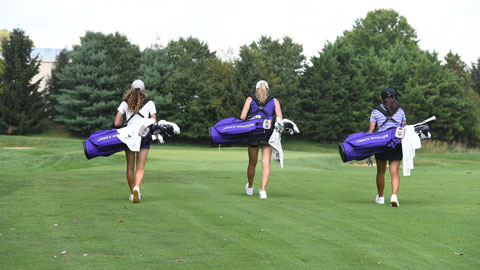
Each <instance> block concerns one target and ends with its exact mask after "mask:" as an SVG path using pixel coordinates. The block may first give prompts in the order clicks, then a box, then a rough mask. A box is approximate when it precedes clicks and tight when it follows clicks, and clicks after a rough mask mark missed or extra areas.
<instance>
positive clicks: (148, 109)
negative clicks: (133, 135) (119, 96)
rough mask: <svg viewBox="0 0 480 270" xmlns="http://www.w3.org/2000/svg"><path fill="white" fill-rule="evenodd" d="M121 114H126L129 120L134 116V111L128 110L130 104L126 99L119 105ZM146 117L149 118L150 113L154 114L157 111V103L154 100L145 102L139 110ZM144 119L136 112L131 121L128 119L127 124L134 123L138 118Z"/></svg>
mask: <svg viewBox="0 0 480 270" xmlns="http://www.w3.org/2000/svg"><path fill="white" fill-rule="evenodd" d="M117 110H118V111H119V112H120V113H121V114H126V117H127V120H128V119H129V118H130V116H132V114H133V112H130V111H128V104H127V102H125V101H122V103H120V106H118V109H117ZM139 113H141V114H142V115H143V116H144V117H145V118H148V115H149V114H150V115H152V114H154V113H157V109H156V108H155V104H154V103H153V101H151V100H150V101H148V102H147V104H145V105H144V106H143V107H142V108H141V109H140V111H139ZM140 119H142V117H141V116H140V115H139V114H138V113H136V114H135V115H134V116H133V117H132V119H130V121H128V123H127V126H130V125H133V124H134V123H135V122H137V121H138V120H140Z"/></svg>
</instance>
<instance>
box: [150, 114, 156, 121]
mask: <svg viewBox="0 0 480 270" xmlns="http://www.w3.org/2000/svg"><path fill="white" fill-rule="evenodd" d="M150 117H151V118H153V119H154V120H155V122H157V114H156V113H152V114H151V115H150Z"/></svg>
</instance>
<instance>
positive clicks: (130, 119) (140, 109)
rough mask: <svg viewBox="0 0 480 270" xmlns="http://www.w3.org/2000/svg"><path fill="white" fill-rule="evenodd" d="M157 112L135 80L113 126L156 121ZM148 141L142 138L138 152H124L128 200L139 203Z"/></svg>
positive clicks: (138, 81) (140, 82)
mask: <svg viewBox="0 0 480 270" xmlns="http://www.w3.org/2000/svg"><path fill="white" fill-rule="evenodd" d="M156 114H157V110H156V109H155V104H154V103H153V101H151V100H149V99H147V95H146V94H145V85H144V83H143V82H142V81H141V80H135V81H134V82H133V83H132V88H131V89H130V90H129V91H128V92H127V93H126V94H125V97H124V100H123V101H122V103H121V104H120V106H119V107H118V112H117V115H116V116H115V121H114V126H115V127H123V126H129V125H133V124H135V122H136V121H138V120H140V119H142V118H153V119H155V120H156V119H157V116H156ZM149 149H150V140H148V138H142V143H141V145H140V151H139V152H133V151H130V150H129V149H128V148H127V149H126V150H125V156H126V157H127V182H128V186H129V188H130V197H129V200H130V201H133V202H134V203H139V202H140V200H141V195H140V185H141V184H142V180H143V175H144V169H145V163H146V161H147V155H148V150H149ZM135 159H136V161H135Z"/></svg>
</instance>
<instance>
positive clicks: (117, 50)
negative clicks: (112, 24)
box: [100, 32, 141, 98]
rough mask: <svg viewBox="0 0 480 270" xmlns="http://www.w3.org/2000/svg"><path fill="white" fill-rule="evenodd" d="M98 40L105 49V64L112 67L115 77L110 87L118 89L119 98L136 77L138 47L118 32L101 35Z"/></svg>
mask: <svg viewBox="0 0 480 270" xmlns="http://www.w3.org/2000/svg"><path fill="white" fill-rule="evenodd" d="M100 42H101V44H102V48H104V49H105V51H106V55H107V59H106V64H107V66H109V67H110V68H112V69H113V72H114V74H116V77H117V78H116V80H115V82H114V83H113V88H112V89H118V90H119V92H118V93H119V96H118V97H119V98H121V96H122V95H123V92H124V91H125V90H127V89H128V90H129V89H130V86H131V84H132V82H133V81H134V80H136V79H137V78H138V75H139V73H138V72H139V67H140V58H141V52H140V49H139V48H138V46H137V45H134V44H131V43H130V41H129V40H128V38H127V37H126V36H124V35H121V34H119V33H118V32H116V33H114V34H108V35H103V36H102V37H101V38H100Z"/></svg>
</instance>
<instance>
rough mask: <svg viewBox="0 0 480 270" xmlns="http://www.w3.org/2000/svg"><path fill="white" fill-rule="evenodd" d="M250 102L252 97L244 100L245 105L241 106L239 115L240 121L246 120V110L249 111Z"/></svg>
mask: <svg viewBox="0 0 480 270" xmlns="http://www.w3.org/2000/svg"><path fill="white" fill-rule="evenodd" d="M251 102H252V97H248V98H247V100H245V104H244V105H243V109H242V113H241V114H240V119H242V120H245V118H247V114H248V110H250V103H251Z"/></svg>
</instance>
